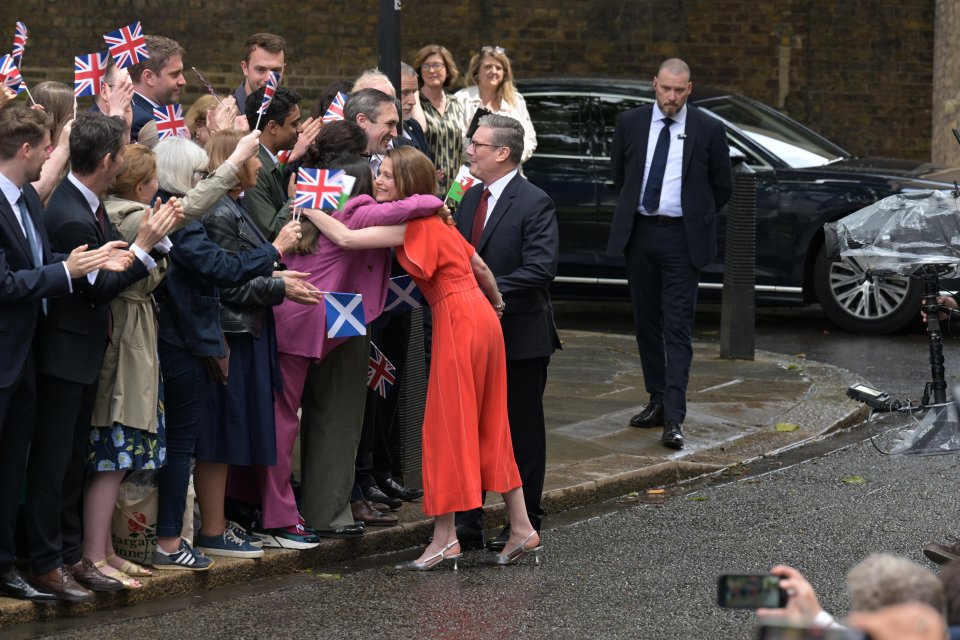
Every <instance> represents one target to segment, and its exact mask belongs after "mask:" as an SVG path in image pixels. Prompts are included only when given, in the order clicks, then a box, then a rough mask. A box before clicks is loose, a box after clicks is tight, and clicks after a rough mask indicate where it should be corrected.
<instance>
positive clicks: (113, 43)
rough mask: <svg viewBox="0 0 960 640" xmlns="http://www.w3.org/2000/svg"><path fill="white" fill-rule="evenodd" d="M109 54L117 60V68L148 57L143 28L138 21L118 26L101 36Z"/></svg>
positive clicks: (133, 63)
mask: <svg viewBox="0 0 960 640" xmlns="http://www.w3.org/2000/svg"><path fill="white" fill-rule="evenodd" d="M103 40H104V41H105V42H106V43H107V48H108V49H109V50H110V55H111V56H113V59H114V60H115V61H116V62H117V68H119V69H125V68H127V67H130V66H133V65H135V64H137V63H139V62H143V61H144V60H146V59H147V58H149V57H150V52H149V51H147V41H146V40H144V38H143V29H142V27H141V26H140V23H139V22H134V23H133V24H130V25H127V26H125V27H120V28H119V29H117V30H116V31H111V32H110V33H108V34H106V35H104V36H103Z"/></svg>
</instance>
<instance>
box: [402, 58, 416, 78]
mask: <svg viewBox="0 0 960 640" xmlns="http://www.w3.org/2000/svg"><path fill="white" fill-rule="evenodd" d="M400 75H402V76H413V77H414V78H416V77H417V70H416V69H414V68H413V67H411V66H410V65H408V64H407V63H406V62H401V63H400Z"/></svg>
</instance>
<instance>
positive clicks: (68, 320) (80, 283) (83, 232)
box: [37, 178, 147, 384]
mask: <svg viewBox="0 0 960 640" xmlns="http://www.w3.org/2000/svg"><path fill="white" fill-rule="evenodd" d="M46 225H47V234H48V235H49V237H50V245H51V246H52V247H53V249H54V250H57V251H62V252H67V251H72V250H73V249H75V248H76V247H78V246H80V245H82V244H86V245H89V248H90V249H96V248H97V247H99V246H100V245H102V244H103V243H104V242H107V241H109V240H122V239H123V238H122V237H121V236H120V234H119V232H117V230H116V228H115V227H114V226H113V225H110V226H109V228H108V229H107V236H106V237H104V234H103V233H102V232H101V231H100V225H99V224H97V219H96V217H94V215H93V213H92V212H91V211H90V207H89V205H88V204H87V201H86V200H85V199H84V197H83V194H82V193H80V190H79V189H77V188H76V187H75V186H73V183H72V182H70V180H69V179H66V178H65V179H64V180H63V181H62V182H60V185H59V186H58V187H57V188H56V190H54V192H53V195H51V196H50V201H49V202H48V203H47V211H46ZM146 275H147V268H146V267H145V266H144V264H143V263H142V262H141V261H140V260H134V261H133V266H131V267H130V268H129V269H127V270H126V271H124V272H122V273H114V272H111V271H103V270H101V271H99V272H98V273H97V278H96V280H94V282H93V284H90V281H89V280H87V278H86V276H84V277H83V278H77V279H76V280H74V287H73V293H72V294H71V295H68V296H61V297H59V298H54V299H53V300H51V301H50V303H49V305H48V310H47V319H46V322H45V323H44V325H43V328H42V330H41V337H40V343H39V350H38V358H37V370H38V371H39V372H40V373H43V374H46V375H49V376H53V377H57V378H62V379H64V380H69V381H70V382H76V383H78V384H91V383H93V382H94V381H95V380H96V379H97V373H98V372H99V371H100V363H101V361H102V360H103V352H104V350H105V349H106V347H107V330H108V316H109V313H110V301H111V300H113V299H114V298H115V297H117V295H118V294H119V293H120V292H121V291H123V290H124V289H126V288H127V287H128V286H129V285H130V284H132V283H134V282H136V281H137V280H140V279H141V278H144V277H146Z"/></svg>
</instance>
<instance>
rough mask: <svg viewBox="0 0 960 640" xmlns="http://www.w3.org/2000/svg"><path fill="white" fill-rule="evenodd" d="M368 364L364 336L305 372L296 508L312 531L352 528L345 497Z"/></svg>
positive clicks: (351, 478) (367, 341) (345, 343)
mask: <svg viewBox="0 0 960 640" xmlns="http://www.w3.org/2000/svg"><path fill="white" fill-rule="evenodd" d="M369 359H370V337H369V335H366V336H355V337H352V338H347V339H346V340H344V341H343V342H342V343H341V344H339V345H337V346H336V347H335V348H334V349H333V350H332V351H330V353H328V354H327V355H326V356H325V357H324V358H323V360H320V361H319V362H315V363H313V364H311V365H310V369H309V371H308V372H307V378H306V382H305V384H304V390H303V413H302V417H301V419H300V463H301V464H300V467H301V470H302V478H301V484H300V508H301V512H302V513H303V517H304V518H305V519H306V521H307V524H308V525H309V526H310V527H312V528H314V529H321V530H323V529H337V528H339V527H343V526H346V525H350V524H353V523H354V519H353V513H352V512H351V511H350V493H351V491H352V489H353V483H354V479H355V477H356V474H355V472H354V462H355V460H356V456H357V446H358V445H359V443H360V432H361V431H362V430H363V409H364V404H365V400H366V394H367V363H368V361H369ZM284 384H287V381H286V380H284Z"/></svg>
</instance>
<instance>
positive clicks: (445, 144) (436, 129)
mask: <svg viewBox="0 0 960 640" xmlns="http://www.w3.org/2000/svg"><path fill="white" fill-rule="evenodd" d="M446 96H447V106H446V108H445V109H444V111H443V115H440V112H439V111H437V109H436V108H435V107H434V106H433V104H432V103H431V102H430V101H429V100H427V98H426V97H425V96H424V95H423V94H422V93H421V94H420V104H421V105H423V115H424V116H426V118H427V131H426V134H425V135H426V138H427V144H428V145H430V151H431V153H433V159H434V162H435V163H436V165H437V169H440V170H441V171H443V174H444V178H443V180H441V181H440V189H441V192H442V193H445V192H446V191H447V189H448V188H449V185H450V183H451V181H452V180H454V179H455V178H456V177H457V172H459V171H460V167H461V166H462V165H463V164H464V162H463V136H464V133H465V129H464V124H463V103H462V102H460V100H459V99H457V98H456V96H454V95H452V94H449V93H448V94H446Z"/></svg>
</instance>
